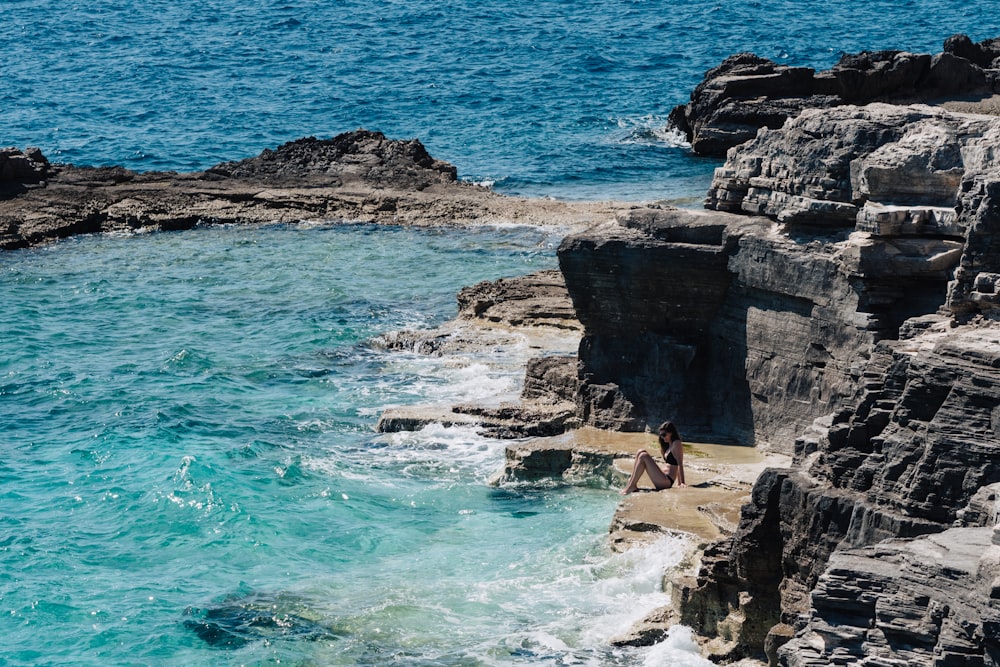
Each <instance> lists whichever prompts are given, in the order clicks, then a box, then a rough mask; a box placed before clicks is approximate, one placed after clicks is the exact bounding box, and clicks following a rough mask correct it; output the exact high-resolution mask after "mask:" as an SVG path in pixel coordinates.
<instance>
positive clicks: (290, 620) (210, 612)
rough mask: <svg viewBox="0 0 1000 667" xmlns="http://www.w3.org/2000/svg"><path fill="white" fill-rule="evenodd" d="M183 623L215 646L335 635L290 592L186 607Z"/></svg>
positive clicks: (241, 597)
mask: <svg viewBox="0 0 1000 667" xmlns="http://www.w3.org/2000/svg"><path fill="white" fill-rule="evenodd" d="M184 615H185V616H187V617H188V618H186V619H185V620H184V626H185V627H186V628H188V629H189V630H191V631H192V632H194V634H195V635H197V636H198V637H199V638H200V639H201V640H202V641H204V642H205V643H207V644H209V645H210V646H214V647H216V648H225V649H236V648H240V647H242V646H245V645H247V644H249V643H251V642H256V641H274V640H278V639H283V640H306V641H317V640H327V639H338V636H337V633H336V632H334V631H333V630H332V629H330V628H328V627H326V626H324V625H323V624H322V623H321V622H320V621H321V620H322V619H321V618H319V617H318V616H317V615H316V614H314V613H312V612H310V610H309V609H308V607H307V606H305V604H304V602H303V601H302V600H301V599H299V598H297V597H295V596H292V595H288V594H282V593H279V594H277V595H267V594H251V595H239V596H232V597H229V598H226V599H225V600H223V601H222V602H221V603H220V604H218V605H213V606H210V607H189V608H188V609H186V610H185V611H184Z"/></svg>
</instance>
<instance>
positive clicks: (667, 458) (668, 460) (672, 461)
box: [663, 443, 677, 486]
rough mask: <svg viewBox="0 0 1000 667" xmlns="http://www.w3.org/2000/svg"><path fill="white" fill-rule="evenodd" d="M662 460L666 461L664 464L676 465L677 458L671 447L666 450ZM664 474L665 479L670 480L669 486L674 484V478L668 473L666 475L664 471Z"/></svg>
mask: <svg viewBox="0 0 1000 667" xmlns="http://www.w3.org/2000/svg"><path fill="white" fill-rule="evenodd" d="M671 444H673V443H671ZM663 460H664V461H665V462H666V464H667V465H668V466H675V465H677V459H676V458H674V452H673V450H671V449H668V450H667V455H666V456H664V457H663ZM664 476H665V477H666V478H667V479H669V480H670V486H673V485H674V478H673V477H671V476H670V475H667V474H666V473H664Z"/></svg>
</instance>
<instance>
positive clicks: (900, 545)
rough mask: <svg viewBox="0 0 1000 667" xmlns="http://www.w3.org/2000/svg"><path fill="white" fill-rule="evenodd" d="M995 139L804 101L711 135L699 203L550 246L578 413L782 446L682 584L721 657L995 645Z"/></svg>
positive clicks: (955, 657)
mask: <svg viewBox="0 0 1000 667" xmlns="http://www.w3.org/2000/svg"><path fill="white" fill-rule="evenodd" d="M997 146H1000V119H997V118H994V117H989V116H983V115H975V114H963V113H953V112H949V111H946V110H943V109H941V108H939V107H930V106H919V105H916V106H898V105H885V104H872V105H868V106H864V107H859V106H849V105H839V106H836V107H834V108H825V109H822V110H807V111H804V112H802V113H801V114H800V115H798V116H797V117H795V118H793V119H790V120H788V121H787V122H785V123H784V125H783V126H782V127H781V128H780V129H767V128H764V129H762V130H761V131H760V132H758V133H757V134H756V136H755V137H754V138H753V139H752V140H751V141H748V142H747V143H745V144H742V145H741V146H738V147H736V148H733V149H731V150H730V151H729V154H728V159H727V161H726V163H725V165H724V166H723V167H721V168H719V169H718V170H717V172H716V176H715V179H714V181H713V184H712V189H711V191H710V193H709V197H708V199H707V203H706V206H707V208H708V209H709V211H705V212H686V211H685V212H682V211H674V210H667V209H649V210H645V211H633V212H630V213H628V214H626V215H622V216H620V217H619V219H618V221H617V223H616V224H614V225H608V226H605V227H603V228H594V229H592V230H590V231H589V232H586V233H581V234H577V235H574V236H571V237H569V238H567V239H566V241H565V242H564V243H563V245H562V246H561V247H560V249H559V259H560V266H561V267H562V269H563V272H564V274H565V276H566V282H567V288H568V289H569V292H570V295H571V296H572V298H573V301H574V304H575V306H576V308H577V312H578V316H579V319H580V321H581V322H582V323H583V325H584V327H585V331H584V336H583V340H582V342H581V346H580V361H581V371H580V376H581V388H580V391H579V394H578V412H579V414H580V415H581V416H582V417H583V418H584V419H585V420H586V421H588V422H589V423H592V424H595V425H598V426H604V427H616V428H624V429H640V428H643V427H645V426H649V425H652V424H654V423H656V422H658V421H660V420H662V419H666V418H673V419H675V420H676V421H677V422H678V423H679V424H682V425H684V430H685V431H686V432H687V433H688V434H689V435H697V436H699V437H705V438H712V439H714V440H724V439H734V440H738V441H742V442H747V443H755V444H757V445H758V446H766V447H770V448H772V449H775V450H778V451H784V452H786V453H790V454H792V455H793V463H792V465H791V467H789V468H787V469H770V470H768V471H766V472H765V473H764V474H763V475H761V477H760V478H759V479H758V481H757V483H756V484H755V486H754V490H753V494H752V499H751V502H750V503H749V504H747V505H746V506H745V507H744V509H743V514H742V518H741V522H740V525H739V528H738V529H737V531H736V533H735V534H734V535H733V536H732V538H730V539H727V540H725V541H722V542H718V543H716V544H714V545H712V546H711V547H709V548H708V549H706V551H705V554H704V558H703V565H702V569H701V571H700V572H699V574H698V575H697V576H696V577H693V578H690V579H687V580H684V581H681V582H677V585H676V587H675V589H674V590H675V599H674V603H675V605H676V609H675V611H676V613H677V615H678V617H679V618H680V620H681V621H682V622H684V623H686V624H688V625H691V626H693V627H694V628H696V630H697V631H698V632H699V633H701V634H702V635H703V636H704V638H705V646H706V651H707V652H708V653H709V654H710V655H712V656H714V657H715V659H718V660H733V659H737V658H740V657H744V656H762V655H763V653H764V650H765V646H766V647H767V648H768V651H769V653H770V657H771V660H772V663H773V664H783V665H796V666H800V665H821V664H822V665H826V664H844V665H876V664H877V665H903V664H906V665H923V664H926V665H931V664H934V665H951V664H955V665H958V664H962V665H990V664H996V662H995V661H996V659H997V641H998V639H1000V626H998V625H997V624H996V615H997V611H998V610H997V608H996V604H997V603H996V601H995V598H994V592H995V591H996V590H998V589H996V588H994V587H993V586H994V583H995V581H1000V579H995V577H996V574H997V565H996V561H997V556H996V554H995V553H994V552H995V550H996V547H993V546H990V544H991V542H990V540H991V539H992V538H991V537H990V535H991V530H992V527H993V525H994V522H995V515H996V512H995V510H994V509H993V502H994V500H993V499H994V497H995V489H996V488H997V487H994V486H993V485H995V484H997V483H998V482H1000V465H998V462H997V461H998V459H997V455H998V453H1000V293H998V284H1000V227H998V225H1000V199H998V195H1000V189H998V188H1000V162H998V158H1000V154H998V151H997V148H996V147H997ZM946 530H947V531H949V532H948V533H947V534H946V536H945V535H944V534H943V531H946ZM984 530H985V531H986V533H984V532H983V531H984ZM939 534H942V535H941V536H940V537H935V536H937V535H939ZM887 540H888V541H887ZM945 547H947V548H945ZM949 550H950V551H949ZM952 552H953V553H952ZM928 554H931V555H932V556H933V557H930V556H928ZM925 556H926V557H925ZM952 558H953V561H954V562H950V560H951V559H952ZM921 565H924V566H925V567H923V568H922V567H921ZM996 585H1000V584H996ZM789 640H790V641H789ZM785 641H787V643H786V644H785V645H784V646H782V647H781V648H780V649H779V648H778V647H779V646H780V645H781V644H782V643H783V642H785Z"/></svg>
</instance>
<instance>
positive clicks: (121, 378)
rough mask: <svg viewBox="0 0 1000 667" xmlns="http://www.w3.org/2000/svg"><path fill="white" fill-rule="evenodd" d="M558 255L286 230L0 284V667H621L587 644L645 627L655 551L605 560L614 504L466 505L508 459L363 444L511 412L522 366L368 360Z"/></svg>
mask: <svg viewBox="0 0 1000 667" xmlns="http://www.w3.org/2000/svg"><path fill="white" fill-rule="evenodd" d="M558 237H559V233H558V230H556V231H555V232H543V231H539V230H533V229H528V228H505V229H496V228H490V229H482V230H478V231H469V230H465V231H434V230H415V229H401V228H391V227H389V228H378V227H370V226H339V225H305V224H303V225H282V226H268V227H251V228H239V227H225V228H209V229H197V230H194V231H191V232H184V233H163V234H155V235H146V236H134V237H128V236H96V237H81V238H76V239H71V240H68V241H65V242H61V243H59V244H57V245H54V246H51V247H45V248H37V249H31V250H24V251H15V252H10V253H5V254H3V255H2V256H0V283H2V284H0V290H2V291H3V294H4V295H5V308H4V312H3V315H2V316H0V360H2V361H0V404H2V406H3V409H2V410H0V434H2V435H0V443H2V450H3V452H4V456H3V458H2V459H0V555H2V556H0V557H2V562H3V569H2V571H0V613H2V615H0V618H2V619H3V620H2V621H0V630H2V631H3V633H4V651H3V653H4V657H3V658H0V661H3V662H4V663H5V664H11V665H18V664H65V665H70V664H72V665H98V664H116V665H123V664H136V665H140V664H142V665H146V664H149V665H152V664H177V665H182V664H183V665H198V664H203V665H217V664H263V663H277V662H278V661H280V662H281V663H282V664H294V665H353V664H372V665H377V664H418V665H421V664H422V665H495V664H532V665H534V664H542V665H546V664H547V665H561V664H595V665H600V664H622V665H625V664H642V662H643V661H644V660H646V659H647V657H648V655H647V654H648V651H647V652H643V651H619V650H611V649H610V648H608V646H607V639H608V637H610V636H612V635H613V634H615V632H616V631H617V632H621V631H624V630H625V629H626V628H627V627H628V624H629V622H630V620H634V619H635V618H636V617H637V614H638V615H641V613H642V612H643V611H644V610H649V609H651V608H652V607H654V606H656V605H657V604H662V603H663V599H662V594H661V593H659V592H658V591H659V576H660V573H661V572H662V568H663V567H664V566H665V565H666V564H669V563H670V562H671V560H672V559H675V558H676V557H677V553H676V549H677V545H676V544H671V543H669V542H667V543H664V544H663V545H661V546H660V548H658V549H656V550H652V551H647V552H641V551H638V552H636V553H634V554H629V555H627V556H621V555H614V554H612V553H611V552H610V551H609V549H608V545H607V529H608V525H609V523H610V519H611V515H612V513H613V511H614V507H615V504H616V502H617V496H616V494H615V493H614V492H613V491H610V490H600V489H591V490H587V489H566V488H555V487H553V488H522V489H518V488H507V489H498V488H494V487H491V486H489V485H488V484H487V480H488V478H489V477H490V476H491V475H493V474H494V473H496V472H498V471H499V470H500V469H501V467H502V465H503V447H504V443H502V442H499V441H494V440H488V439H485V438H482V437H479V436H478V435H476V434H475V433H474V432H473V431H472V430H469V429H455V428H452V429H446V428H441V427H431V428H428V429H425V430H423V431H418V432H415V433H403V434H394V435H380V434H377V433H375V432H374V430H373V425H374V423H375V421H376V419H377V417H378V414H379V413H380V412H381V410H382V409H384V408H385V407H387V406H393V405H405V404H411V403H416V402H440V401H445V402H447V401H452V400H454V401H458V400H476V399H483V400H500V399H503V398H505V397H507V398H512V397H514V396H516V395H517V392H518V391H519V386H520V382H521V380H522V375H523V363H524V360H525V359H526V358H527V357H528V356H529V355H531V354H533V352H532V351H531V350H530V349H529V348H528V345H527V343H524V344H518V342H517V341H515V342H514V344H513V345H511V346H508V348H506V349H503V350H500V351H493V352H491V353H490V354H472V355H464V356H463V355H460V354H454V355H450V356H445V357H422V356H419V355H415V354H412V353H406V352H390V351H386V350H384V349H381V347H380V346H378V345H374V344H372V341H373V339H374V338H375V337H377V336H378V335H379V334H381V333H385V332H390V331H396V330H399V329H404V328H410V329H412V328H427V327H431V326H434V325H437V324H439V323H441V322H442V321H445V320H447V319H449V318H451V317H453V316H454V314H455V311H456V304H455V292H456V291H457V290H458V289H459V288H460V287H461V286H463V285H465V284H472V283H474V282H476V281H478V280H480V279H487V278H496V277H498V276H501V275H510V273H511V271H512V270H516V271H520V272H527V271H531V270H536V269H541V268H548V267H552V266H554V264H555V261H554V250H553V246H554V243H556V242H557V241H558ZM572 343H573V341H569V340H568V341H567V347H569V348H571V347H572ZM677 641H678V642H680V644H679V646H680V648H675V649H673V650H675V651H676V653H677V655H679V656H681V659H685V660H689V661H693V662H689V664H700V661H698V660H697V659H696V658H695V657H694V655H693V654H692V653H691V651H690V649H689V648H684V647H685V646H686V644H685V638H684V637H683V633H682V635H681V636H680V637H679V638H678V640H677ZM669 646H670V645H668V647H669ZM658 650H660V651H664V650H668V648H663V647H661V648H660V649H658Z"/></svg>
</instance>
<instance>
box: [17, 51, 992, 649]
mask: <svg viewBox="0 0 1000 667" xmlns="http://www.w3.org/2000/svg"><path fill="white" fill-rule="evenodd" d="M997 94H1000V40H987V41H985V42H981V43H979V44H973V43H972V42H971V41H970V40H968V38H963V37H962V36H955V37H953V38H950V39H949V40H948V41H946V43H945V45H944V50H943V51H942V52H941V53H940V54H934V55H931V54H907V53H903V52H878V53H874V54H855V55H852V56H845V58H844V59H842V61H841V63H839V64H838V65H837V66H835V67H834V68H832V69H831V70H829V71H827V72H820V73H816V72H813V71H812V70H806V69H804V68H790V67H784V66H778V65H776V64H774V63H770V62H769V61H765V60H763V59H760V58H757V57H756V56H752V55H750V54H741V55H738V56H734V57H733V58H730V59H728V60H727V61H726V62H724V63H723V64H722V65H720V67H719V68H716V69H714V70H712V71H710V72H709V73H708V74H707V75H706V79H705V81H704V82H703V83H702V84H701V85H700V86H699V87H698V88H697V89H696V90H695V92H694V93H693V94H692V99H691V102H690V103H689V104H687V105H684V106H683V107H682V108H679V109H678V110H676V111H675V113H674V114H673V116H672V117H673V118H674V121H675V123H676V124H677V125H678V127H680V128H681V129H682V130H684V131H685V132H687V133H688V135H689V138H690V139H691V142H692V146H693V148H694V150H696V151H700V152H703V153H706V154H720V153H722V152H725V153H726V162H725V164H724V165H723V166H722V167H720V168H719V169H718V170H717V171H716V174H715V178H714V180H713V183H712V186H711V189H710V191H709V193H708V195H707V198H706V205H705V210H700V211H692V210H679V209H674V208H670V207H666V206H659V205H655V204H653V205H636V204H620V203H595V204H566V203H560V202H551V201H533V200H522V199H515V198H507V197H502V196H500V195H496V194H495V193H492V192H490V191H488V190H486V189H483V188H479V187H476V186H472V185H469V184H463V183H461V182H459V181H457V179H456V173H455V170H454V168H453V167H451V166H450V165H447V164H444V163H441V162H439V161H437V160H434V159H433V158H431V157H430V156H429V155H427V154H426V151H424V150H423V147H422V146H421V145H420V144H419V142H416V141H415V140H414V141H409V142H398V141H390V140H388V139H386V138H385V137H384V136H382V135H380V134H378V133H373V132H367V131H357V132H354V133H348V134H345V135H340V136H339V137H335V138H334V139H330V140H316V139H303V140H299V141H297V142H292V143H290V144H286V145H284V146H282V147H279V148H278V149H276V150H268V151H265V152H264V153H262V154H261V155H260V156H258V157H256V158H251V159H249V160H244V161H241V162H234V163H225V164H222V165H218V166H216V167H213V168H212V169H209V170H207V171H205V172H200V173H197V174H166V173H155V174H135V173H133V172H128V171H126V170H122V169H119V168H105V169H86V168H77V167H72V166H69V165H51V164H49V163H48V162H47V161H46V160H45V159H44V156H42V155H41V153H40V152H39V151H37V150H25V151H23V152H22V151H19V150H16V149H7V150H6V151H3V152H2V154H0V180H2V183H0V188H2V191H0V247H2V248H4V249H11V248H18V247H26V246H30V245H35V244H38V243H46V242H49V241H52V240H55V239H58V238H61V237H65V236H68V235H71V234H75V233H89V232H100V231H105V232H106V231H118V230H136V229H162V230H168V229H184V228H188V227H192V226H194V225H196V224H214V223H246V222H285V221H293V220H301V219H340V220H344V221H371V222H384V223H394V224H425V225H434V224H477V223H484V222H517V223H525V224H547V225H559V226H562V227H565V228H567V229H570V230H571V231H572V233H570V234H569V235H568V236H567V237H566V238H565V240H564V241H563V242H562V244H561V245H560V247H559V250H558V259H559V267H560V270H559V271H558V272H548V273H544V274H536V275H532V276H528V277H525V278H520V279H511V280H503V281H497V282H494V283H482V284H480V285H477V286H473V287H470V288H469V289H468V290H464V291H463V293H462V294H461V295H460V297H459V300H460V317H459V320H457V321H456V322H457V324H453V325H449V326H451V327H453V328H450V329H449V328H444V329H442V330H440V331H434V332H399V333H398V334H396V335H394V336H390V337H386V338H385V339H384V340H381V341H378V342H377V344H382V345H385V346H387V347H405V348H406V349H411V350H418V351H422V352H425V353H427V354H434V353H435V352H436V351H438V350H440V349H442V347H443V346H456V345H457V346H463V345H464V346H471V347H474V346H476V345H481V344H483V340H484V339H486V338H489V339H490V340H492V341H494V342H495V343H496V344H498V345H502V344H503V340H504V337H505V336H515V335H516V336H523V335H531V336H536V337H537V339H538V340H537V343H536V344H535V345H533V347H534V348H535V349H537V351H538V356H537V357H536V358H534V359H532V360H530V361H528V362H527V364H526V367H527V370H526V377H525V382H524V392H523V394H522V398H521V401H520V402H517V403H511V404H504V405H491V406H475V405H466V406H435V407H428V408H426V409H420V410H407V411H398V412H396V413H391V412H389V413H387V414H385V415H383V418H382V420H380V424H379V428H380V429H382V430H393V429H401V428H417V427H419V426H420V425H422V424H424V423H426V422H427V421H443V422H448V421H449V420H454V423H474V424H477V425H479V427H481V428H482V429H484V431H486V432H488V433H491V434H493V435H495V436H497V437H506V438H513V439H514V441H513V442H512V444H511V445H510V447H508V454H507V462H506V466H505V468H504V470H503V471H500V472H498V475H497V478H496V480H495V483H498V484H501V483H519V484H523V483H528V484H530V483H541V482H545V483H551V482H552V481H553V480H554V481H556V482H557V483H567V484H599V485H604V486H615V485H617V484H619V483H620V482H621V480H622V479H623V476H624V474H625V470H624V469H623V468H624V466H627V464H628V459H629V457H630V456H631V455H632V454H633V453H634V452H635V451H636V450H637V449H638V448H640V447H648V446H649V445H650V444H652V437H651V436H649V435H647V434H646V431H647V430H648V429H649V428H650V427H652V426H654V425H655V424H657V423H658V422H660V421H662V420H663V419H665V418H667V417H670V418H672V419H674V420H675V421H677V422H678V423H679V424H681V425H683V427H682V431H683V432H684V435H685V437H686V439H687V440H690V441H692V442H694V443H721V445H719V447H725V446H728V447H729V449H717V448H714V447H716V446H713V445H692V449H691V457H690V459H691V464H690V466H691V473H690V476H691V478H692V480H693V481H694V482H695V483H694V484H693V485H692V486H693V488H690V489H685V490H680V489H678V490H674V491H670V492H665V493H658V494H653V493H649V494H637V495H636V496H634V497H629V498H627V499H626V500H625V501H623V503H622V505H621V506H620V508H619V510H618V512H617V513H616V516H615V518H614V520H613V522H612V526H611V532H612V538H611V539H612V541H613V543H614V544H615V545H616V547H617V548H627V546H628V545H629V544H631V543H633V542H635V541H641V540H642V539H645V537H647V536H648V534H650V533H653V534H655V533H657V532H660V531H671V530H676V531H683V532H684V533H686V534H690V535H691V536H692V544H693V551H692V557H691V558H690V559H689V561H688V562H687V563H685V568H684V569H683V570H681V571H678V572H674V573H671V574H670V577H669V578H670V585H671V587H672V604H671V607H670V608H669V609H664V610H660V611H658V612H657V613H656V614H653V615H651V617H650V618H648V619H647V621H646V622H645V623H643V624H641V626H639V627H637V628H636V629H635V631H634V632H633V633H632V634H631V635H630V636H629V637H624V638H621V639H620V640H619V641H620V642H621V643H623V644H641V643H651V642H655V641H657V640H659V639H660V638H661V637H663V636H664V633H665V629H666V628H667V627H669V625H670V624H672V623H678V622H679V623H684V624H685V625H688V626H691V627H692V628H694V630H695V632H696V633H697V635H698V636H699V639H700V642H701V646H702V649H703V652H704V653H705V655H706V656H708V657H710V658H711V659H712V660H713V661H717V662H723V663H734V662H737V661H744V660H750V661H762V660H767V661H768V663H769V664H773V665H783V666H786V667H805V666H807V665H827V664H838V665H858V666H859V667H860V666H862V665H880V666H883V665H884V666H895V665H939V666H946V665H963V666H970V665H983V666H984V667H985V666H987V665H993V664H997V663H998V662H1000V603H998V602H997V601H998V600H1000V532H998V531H997V516H998V513H1000V504H998V497H997V496H998V492H1000V465H998V463H997V461H998V454H1000V150H998V147H1000V117H998V116H997V115H996V112H997V109H998V105H997V103H996V99H997V98H996V97H995V96H996V95H997ZM929 103H931V104H929ZM525 332H528V333H525ZM529 436H532V437H535V439H527V438H528V437H529ZM736 445H753V446H754V447H755V449H749V448H746V447H738V446H736ZM747 452H749V453H752V454H753V456H754V458H753V459H752V460H751V459H747V458H744V457H742V456H739V455H737V454H736V453H747ZM702 454H705V456H702ZM737 506H741V509H740V512H739V515H738V516H737V515H736V514H735V512H734V511H732V510H733V508H735V507H737Z"/></svg>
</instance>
